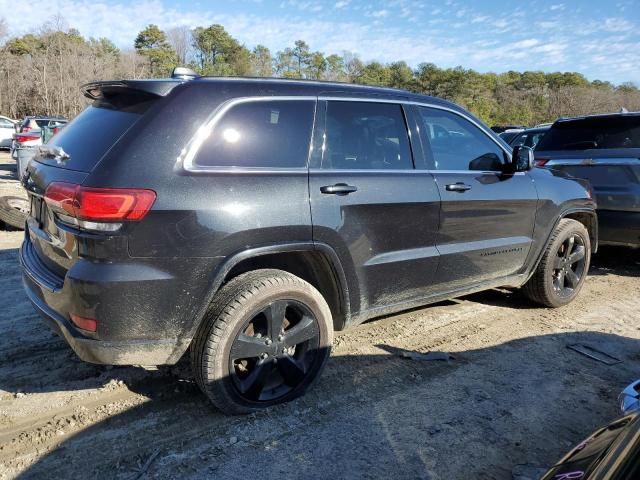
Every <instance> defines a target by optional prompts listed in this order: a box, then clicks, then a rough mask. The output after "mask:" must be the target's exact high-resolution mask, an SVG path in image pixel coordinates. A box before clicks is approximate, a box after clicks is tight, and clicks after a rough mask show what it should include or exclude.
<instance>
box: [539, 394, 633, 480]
mask: <svg viewBox="0 0 640 480" xmlns="http://www.w3.org/2000/svg"><path fill="white" fill-rule="evenodd" d="M639 397H640V381H638V382H635V383H633V384H631V385H629V386H628V387H627V388H626V389H625V390H624V391H623V393H622V394H621V395H620V399H621V401H620V407H621V411H622V415H623V416H622V417H621V418H618V419H617V420H615V421H614V422H612V423H610V424H609V425H607V426H606V427H603V428H600V429H598V430H596V431H595V432H594V433H593V434H591V435H590V436H589V437H587V438H586V439H585V440H584V441H582V442H580V443H579V444H578V445H577V446H576V447H575V448H573V450H571V451H570V452H569V453H568V454H567V455H565V456H564V457H563V458H562V459H561V460H560V461H559V462H558V463H557V464H556V465H554V466H553V467H552V468H551V469H550V470H549V471H548V472H547V473H546V474H545V475H544V476H543V477H542V480H572V479H573V480H596V479H597V480H604V479H607V480H636V479H639V478H640V401H639V400H638V398H639Z"/></svg>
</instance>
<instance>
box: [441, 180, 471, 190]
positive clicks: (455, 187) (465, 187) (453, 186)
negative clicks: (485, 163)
mask: <svg viewBox="0 0 640 480" xmlns="http://www.w3.org/2000/svg"><path fill="white" fill-rule="evenodd" d="M445 188H446V189H447V191H448V192H466V191H467V190H471V185H467V184H466V183H462V182H458V183H450V184H449V185H447V186H446V187H445Z"/></svg>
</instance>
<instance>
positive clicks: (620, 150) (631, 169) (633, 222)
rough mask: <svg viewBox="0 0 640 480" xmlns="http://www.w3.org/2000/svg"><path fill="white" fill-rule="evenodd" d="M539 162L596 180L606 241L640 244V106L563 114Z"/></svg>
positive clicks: (538, 151) (548, 135) (540, 151)
mask: <svg viewBox="0 0 640 480" xmlns="http://www.w3.org/2000/svg"><path fill="white" fill-rule="evenodd" d="M535 157H536V163H537V164H538V165H539V166H544V167H547V168H550V169H554V170H557V171H562V172H566V173H568V174H570V175H572V176H574V177H578V178H585V179H587V180H589V182H590V183H591V185H592V187H593V190H594V192H595V197H596V200H597V203H598V221H599V224H600V242H601V243H602V244H603V245H604V244H610V245H624V246H632V247H640V112H635V113H628V112H623V113H613V114H606V115H590V116H586V117H578V118H562V119H559V120H557V121H556V122H555V123H554V124H553V125H552V126H551V129H550V130H549V131H548V132H547V133H546V134H545V135H544V137H542V139H541V140H540V142H539V143H538V144H537V145H536V148H535Z"/></svg>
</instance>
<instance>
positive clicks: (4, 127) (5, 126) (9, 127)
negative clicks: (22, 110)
mask: <svg viewBox="0 0 640 480" xmlns="http://www.w3.org/2000/svg"><path fill="white" fill-rule="evenodd" d="M15 131H16V130H15V127H14V125H13V122H10V121H9V120H7V119H6V118H0V146H2V147H8V146H9V145H11V139H12V138H13V134H14V132H15Z"/></svg>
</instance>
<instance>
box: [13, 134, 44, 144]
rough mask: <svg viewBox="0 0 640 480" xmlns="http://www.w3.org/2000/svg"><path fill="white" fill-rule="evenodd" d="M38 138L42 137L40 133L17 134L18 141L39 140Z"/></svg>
mask: <svg viewBox="0 0 640 480" xmlns="http://www.w3.org/2000/svg"><path fill="white" fill-rule="evenodd" d="M38 138H40V137H39V136H38V135H16V142H18V143H24V142H31V141H32V140H37V139H38Z"/></svg>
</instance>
